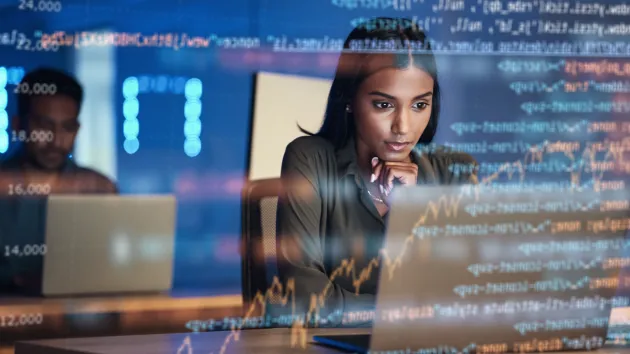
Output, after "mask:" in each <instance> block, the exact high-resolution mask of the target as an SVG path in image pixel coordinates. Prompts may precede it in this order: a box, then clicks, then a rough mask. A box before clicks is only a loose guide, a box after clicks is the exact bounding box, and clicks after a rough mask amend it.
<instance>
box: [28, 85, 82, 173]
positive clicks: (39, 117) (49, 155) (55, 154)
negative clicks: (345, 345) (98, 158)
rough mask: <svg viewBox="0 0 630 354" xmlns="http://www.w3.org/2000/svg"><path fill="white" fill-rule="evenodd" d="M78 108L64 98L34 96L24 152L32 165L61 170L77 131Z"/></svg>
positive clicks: (58, 96)
mask: <svg viewBox="0 0 630 354" xmlns="http://www.w3.org/2000/svg"><path fill="white" fill-rule="evenodd" d="M78 115H79V106H78V105H77V103H76V102H75V101H74V100H73V99H72V98H70V97H68V96H64V95H54V96H37V97H34V98H33V100H32V101H31V108H30V111H29V113H28V116H27V117H26V118H27V120H28V124H29V132H27V134H26V137H27V138H28V139H29V141H28V143H27V144H26V146H27V151H28V153H29V157H30V158H31V160H32V162H33V163H35V164H37V165H38V167H40V168H43V169H46V170H58V169H60V168H62V167H63V164H64V163H65V161H66V159H67V158H68V155H69V154H70V152H71V151H72V147H73V146H74V139H75V138H76V136H77V132H78V130H79V120H78Z"/></svg>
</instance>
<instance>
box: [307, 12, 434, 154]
mask: <svg viewBox="0 0 630 354" xmlns="http://www.w3.org/2000/svg"><path fill="white" fill-rule="evenodd" d="M375 43H376V47H372V46H374V44H375ZM379 43H380V44H379ZM387 43H390V44H391V43H394V44H395V46H394V47H393V48H392V46H391V45H390V46H389V47H387V48H385V49H383V45H384V46H387ZM378 46H381V47H380V48H381V49H379V48H378ZM343 47H344V51H343V53H342V54H341V56H340V57H339V63H338V65H337V71H336V73H335V78H334V80H333V83H332V86H331V88H330V93H329V94H328V103H327V105H326V113H325V117H324V123H323V125H322V127H321V128H320V130H319V132H317V133H315V134H313V133H311V132H308V131H306V130H304V129H302V128H301V127H299V128H300V130H301V131H302V132H303V133H305V134H307V135H317V136H321V137H323V138H325V139H327V140H329V141H330V142H331V143H333V145H334V146H335V148H337V149H339V148H341V147H343V146H344V145H345V144H346V143H347V142H348V139H350V138H352V137H354V134H355V127H354V117H353V115H352V113H348V112H347V111H346V106H347V105H349V104H350V103H351V102H352V99H353V98H354V96H355V94H356V92H357V90H358V88H359V85H360V84H361V83H362V82H363V80H364V79H365V78H366V77H367V76H368V75H369V74H370V73H366V72H364V71H362V69H363V66H364V64H365V63H366V62H367V60H366V59H367V58H369V56H370V55H374V54H376V55H378V54H394V55H396V60H395V61H394V63H395V65H396V66H397V67H400V68H405V67H408V66H409V65H410V64H411V60H410V58H409V56H410V54H409V50H410V49H411V50H412V52H411V53H412V54H411V56H412V59H413V65H415V66H417V67H419V68H420V69H422V70H424V71H425V72H427V73H428V74H429V75H430V76H431V77H432V78H433V82H434V84H433V99H432V109H431V117H430V119H429V124H428V125H427V127H426V129H425V130H424V132H423V133H422V136H421V137H420V140H419V141H418V143H419V144H429V143H431V141H432V140H433V137H434V136H435V132H436V130H437V125H438V118H439V115H440V85H439V84H438V77H437V65H436V63H435V57H434V56H433V53H432V52H431V47H430V45H429V42H428V40H427V38H426V35H425V34H424V32H422V31H421V30H420V29H418V28H417V26H416V25H415V23H413V22H412V21H411V20H408V19H394V18H385V17H379V18H376V19H373V20H369V21H367V22H365V23H362V24H360V25H358V26H357V27H356V28H355V29H354V30H352V32H350V34H349V35H348V38H347V39H346V41H345V43H344V45H343ZM359 47H360V48H359Z"/></svg>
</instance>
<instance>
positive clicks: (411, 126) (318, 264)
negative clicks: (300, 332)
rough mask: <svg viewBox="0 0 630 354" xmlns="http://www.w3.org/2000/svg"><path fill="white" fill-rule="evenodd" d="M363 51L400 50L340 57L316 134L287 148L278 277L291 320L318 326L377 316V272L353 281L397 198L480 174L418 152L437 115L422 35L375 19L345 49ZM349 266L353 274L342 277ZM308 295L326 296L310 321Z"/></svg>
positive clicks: (436, 92)
mask: <svg viewBox="0 0 630 354" xmlns="http://www.w3.org/2000/svg"><path fill="white" fill-rule="evenodd" d="M366 43H367V44H370V45H376V46H381V47H389V48H392V46H393V45H396V46H397V48H398V50H390V51H389V52H388V51H384V50H376V51H374V50H372V51H366V50H363V51H359V52H356V51H355V52H354V53H353V52H348V51H344V53H343V54H342V55H341V57H340V59H339V64H338V67H337V72H336V75H335V79H334V81H333V84H332V87H331V89H330V94H329V96H328V105H327V107H326V116H325V120H324V124H323V126H322V128H321V130H320V131H319V132H318V133H316V134H310V133H308V132H305V133H307V134H308V135H309V136H306V137H300V138H297V139H295V140H294V141H293V142H291V143H290V144H289V145H288V146H287V148H286V151H285V154H284V159H283V163H282V178H283V180H284V182H285V193H286V194H285V197H284V198H283V199H282V200H281V201H280V203H279V205H278V214H277V228H278V244H277V246H278V247H277V254H278V272H279V277H280V279H281V280H282V281H283V283H286V282H287V281H288V280H290V279H294V282H295V294H294V295H295V299H296V306H297V311H298V312H299V313H302V314H304V313H307V312H310V314H311V315H313V314H315V313H317V314H319V316H320V318H323V317H327V316H330V315H331V314H339V313H340V312H345V313H347V312H354V311H363V310H368V309H370V308H372V309H373V305H374V300H375V293H376V288H377V287H376V285H377V277H376V276H375V275H376V272H377V270H375V271H374V272H373V273H375V274H373V275H372V276H371V277H370V279H367V280H365V281H363V282H362V283H361V285H360V287H358V288H357V285H358V283H357V282H354V283H353V278H358V277H359V274H358V273H359V272H360V271H361V270H362V269H364V268H365V267H367V266H368V264H369V262H370V260H372V259H373V258H376V257H378V255H379V250H380V249H381V248H382V245H383V239H384V233H385V226H386V224H387V215H388V214H387V213H388V211H389V208H390V204H389V203H390V199H389V197H390V195H391V191H392V190H393V189H394V188H404V187H408V186H413V185H416V184H457V183H467V182H473V183H475V182H476V177H475V174H474V171H475V168H472V169H470V171H471V172H470V173H468V174H462V173H458V174H454V173H452V172H450V171H449V165H450V164H470V166H476V163H475V161H474V159H473V158H472V157H471V156H469V155H466V154H461V153H453V152H449V151H447V150H445V149H431V151H428V152H425V153H421V152H420V150H421V149H418V148H417V145H422V146H424V147H427V146H428V145H427V144H429V143H431V141H432V139H433V136H434V135H435V132H436V129H437V126H438V119H439V112H440V87H439V84H438V78H437V70H436V64H435V58H434V57H433V55H432V54H431V52H430V48H429V45H428V42H427V39H426V37H425V35H424V33H423V32H422V31H420V30H419V29H417V28H416V27H415V26H413V25H412V23H411V21H407V20H396V19H387V18H379V19H376V20H373V21H370V23H367V24H364V25H361V26H359V27H357V28H355V29H354V30H353V31H352V32H351V33H350V35H349V36H348V38H347V39H346V41H345V44H344V48H346V49H349V48H356V47H357V46H361V45H365V44H366ZM412 47H414V48H416V50H415V51H412V50H411V48H412ZM418 48H423V49H425V50H422V51H419V50H418ZM425 150H428V149H425ZM350 259H352V260H354V269H355V270H356V274H353V273H347V272H346V271H343V272H340V271H339V266H340V265H341V264H342V261H343V260H350ZM349 268H350V266H348V267H346V268H345V269H349ZM335 270H337V272H335ZM331 279H332V282H331ZM313 294H315V295H321V294H324V295H323V296H322V299H321V300H322V301H321V302H320V303H319V305H318V307H319V306H323V307H322V308H321V309H318V310H317V311H308V310H309V308H311V306H312V303H311V300H312V298H311V297H312V295H313ZM346 316H348V315H346ZM309 318H310V320H311V321H312V320H313V319H314V318H313V317H312V316H311V317H309ZM336 320H337V321H339V320H340V319H339V318H338V317H337V318H336Z"/></svg>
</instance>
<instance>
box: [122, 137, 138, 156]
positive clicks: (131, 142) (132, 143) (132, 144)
mask: <svg viewBox="0 0 630 354" xmlns="http://www.w3.org/2000/svg"><path fill="white" fill-rule="evenodd" d="M123 148H124V149H125V152H126V153H128V154H129V155H132V154H135V153H136V152H137V151H138V149H140V141H138V139H127V140H125V142H124V143H123Z"/></svg>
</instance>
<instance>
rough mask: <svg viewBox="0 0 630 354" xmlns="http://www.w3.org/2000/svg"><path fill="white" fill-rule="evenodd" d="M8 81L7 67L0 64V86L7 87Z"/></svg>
mask: <svg viewBox="0 0 630 354" xmlns="http://www.w3.org/2000/svg"><path fill="white" fill-rule="evenodd" d="M8 81H9V75H8V73H7V68H5V67H4V66H0V88H5V87H7V82H8Z"/></svg>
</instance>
